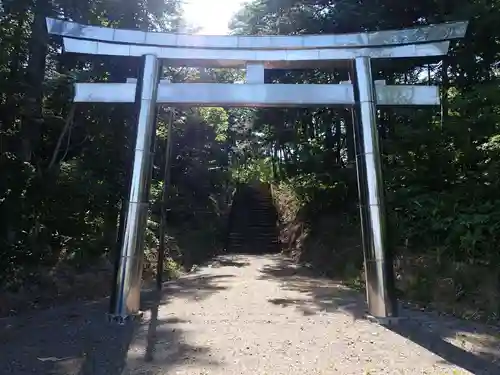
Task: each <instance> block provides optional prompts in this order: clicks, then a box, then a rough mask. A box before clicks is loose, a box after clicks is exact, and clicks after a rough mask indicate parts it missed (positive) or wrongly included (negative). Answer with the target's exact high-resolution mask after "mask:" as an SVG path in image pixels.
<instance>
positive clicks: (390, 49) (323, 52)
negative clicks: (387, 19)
mask: <svg viewBox="0 0 500 375" xmlns="http://www.w3.org/2000/svg"><path fill="white" fill-rule="evenodd" d="M63 43H64V51H65V52H70V53H81V54H89V55H106V56H143V55H145V54H152V55H156V56H158V57H159V58H161V59H164V60H165V61H166V62H168V65H170V66H188V67H198V66H201V67H222V68H245V67H246V65H247V63H249V62H255V63H260V64H264V66H265V67H266V68H269V69H271V68H275V69H277V68H302V67H310V68H313V67H316V66H325V62H334V61H340V62H342V61H350V60H352V59H354V58H356V57H358V56H368V57H371V58H373V59H379V58H380V59H387V58H404V57H428V56H442V55H446V54H447V53H448V48H449V44H450V42H449V41H445V42H435V43H426V44H414V45H402V46H384V47H371V48H338V49H332V48H324V49H308V50H285V49H275V50H251V49H203V48H172V47H157V46H146V45H134V44H114V43H106V42H99V41H91V40H82V39H73V38H63Z"/></svg>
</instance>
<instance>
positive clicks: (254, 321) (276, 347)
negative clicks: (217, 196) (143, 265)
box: [0, 256, 500, 375]
mask: <svg viewBox="0 0 500 375" xmlns="http://www.w3.org/2000/svg"><path fill="white" fill-rule="evenodd" d="M106 307H107V301H102V302H99V303H95V304H88V305H85V306H79V305H74V306H68V307H65V308H61V309H57V310H52V311H45V312H43V313H38V314H36V315H34V316H32V317H22V318H12V319H10V318H9V319H5V320H2V321H0V324H1V325H0V328H1V331H0V334H1V336H0V339H1V341H0V353H1V354H0V374H1V375H3V374H16V375H24V374H58V375H59V374H60V375H101V374H102V375H104V374H106V375H120V374H123V375H136V374H137V375H139V374H147V375H156V374H162V375H167V374H168V375H174V374H179V375H182V374H190V375H202V374H214V375H218V374H220V375H222V374H225V375H226V374H227V375H233V374H234V375H237V374H244V375H271V374H272V375H280V374H287V375H295V374H297V375H309V374H311V375H313V374H314V375H320V374H342V375H347V374H384V375H385V374H419V375H421V374H436V375H437V374H439V375H445V374H450V375H451V374H492V375H498V374H500V336H499V335H498V331H496V330H494V329H493V328H488V327H485V326H480V325H473V324H469V323H466V322H463V321H459V320H456V319H452V318H449V317H447V318H445V317H439V316H437V315H433V314H429V313H422V312H415V311H404V312H403V313H404V315H406V316H407V317H408V319H405V320H402V321H401V323H400V324H399V325H398V326H397V327H396V328H393V330H389V329H387V328H384V327H381V326H379V325H376V324H373V323H370V322H368V321H366V320H365V319H364V318H363V316H364V314H365V305H364V303H363V296H360V295H359V294H356V293H354V292H351V291H349V290H347V289H345V288H343V287H341V286H339V285H337V284H335V283H333V282H332V281H328V280H325V279H318V278H314V277H312V276H311V274H310V273H309V272H308V271H307V270H304V269H301V268H298V267H296V266H294V265H293V264H292V263H290V262H288V261H286V260H284V259H283V258H281V257H279V256H259V257H256V256H227V257H221V258H219V259H218V261H215V262H214V263H213V264H211V265H210V266H207V267H203V268H201V269H200V270H198V271H197V272H195V273H193V274H191V275H189V276H187V277H184V278H182V279H181V280H178V281H176V282H173V283H169V284H168V285H167V287H166V289H165V291H164V292H163V293H162V296H161V298H156V297H155V295H154V294H153V293H150V294H149V295H146V298H145V303H144V310H145V315H144V319H143V321H142V322H140V323H137V324H135V325H130V326H126V327H117V326H113V325H109V324H107V322H106V319H105V316H104V314H103V313H104V312H105V309H106Z"/></svg>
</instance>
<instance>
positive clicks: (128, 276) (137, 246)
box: [110, 55, 160, 321]
mask: <svg viewBox="0 0 500 375" xmlns="http://www.w3.org/2000/svg"><path fill="white" fill-rule="evenodd" d="M159 75H160V69H159V60H158V58H157V57H156V56H153V55H147V56H144V69H143V72H142V74H141V76H140V79H139V82H138V84H137V85H134V86H136V87H137V92H136V93H135V92H134V97H135V98H136V100H135V102H136V105H137V106H138V116H137V136H136V142H135V151H134V162H133V167H132V168H133V170H132V179H131V183H130V190H129V198H128V199H129V202H128V204H127V209H126V215H125V224H124V226H123V233H122V239H123V240H122V242H121V248H120V255H119V256H120V259H119V261H118V262H117V267H118V271H117V275H118V277H117V280H116V284H115V285H114V286H113V287H114V288H116V290H115V292H114V293H113V296H114V299H112V300H111V308H110V315H111V317H112V318H113V320H114V321H123V320H124V319H126V318H128V317H131V316H134V315H136V314H137V313H138V312H139V303H140V290H141V275H142V260H143V256H144V255H143V246H144V233H145V229H146V223H147V216H148V205H149V204H148V202H149V185H150V181H151V167H152V151H153V150H152V146H153V142H152V140H153V137H154V129H155V108H156V95H157V92H158V82H159Z"/></svg>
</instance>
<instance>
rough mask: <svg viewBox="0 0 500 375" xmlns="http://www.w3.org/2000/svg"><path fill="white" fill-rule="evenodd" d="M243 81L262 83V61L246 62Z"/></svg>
mask: <svg viewBox="0 0 500 375" xmlns="http://www.w3.org/2000/svg"><path fill="white" fill-rule="evenodd" d="M246 65H247V66H246V68H247V69H246V72H245V82H246V83H264V63H261V62H258V63H249V64H246Z"/></svg>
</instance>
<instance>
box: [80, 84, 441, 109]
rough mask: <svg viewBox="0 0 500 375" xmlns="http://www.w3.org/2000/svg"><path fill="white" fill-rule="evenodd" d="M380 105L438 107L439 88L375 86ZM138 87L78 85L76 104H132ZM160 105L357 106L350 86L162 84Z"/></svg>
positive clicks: (159, 91)
mask: <svg viewBox="0 0 500 375" xmlns="http://www.w3.org/2000/svg"><path fill="white" fill-rule="evenodd" d="M375 89H376V93H377V104H378V105H382V106H385V105H397V106H414V105H439V88H438V87H436V86H385V85H375ZM135 90H136V84H135V83H133V82H132V81H131V82H130V83H77V84H76V85H75V98H74V101H75V102H77V103H133V102H134V97H135ZM157 103H158V104H172V105H175V104H177V105H196V106H213V105H215V106H217V105H225V106H241V107H244V106H247V107H268V106H292V107H293V106H305V105H306V106H307V105H343V106H349V105H353V104H354V92H353V88H352V85H351V84H339V85H323V84H318V85H314V84H313V85H311V84H309V85H307V84H296V85H293V84H258V83H256V84H253V83H252V84H240V85H235V84H222V83H172V84H169V83H162V82H160V85H159V87H158V96H157Z"/></svg>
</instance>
